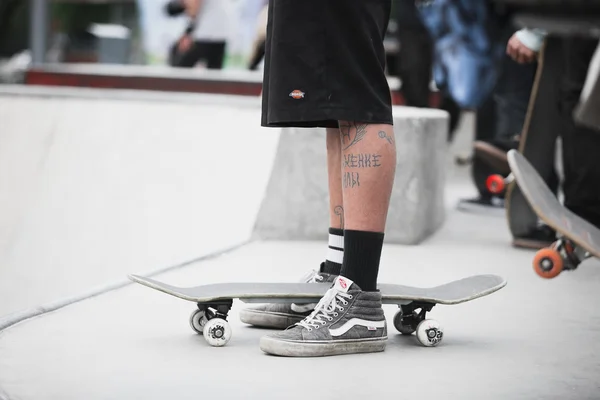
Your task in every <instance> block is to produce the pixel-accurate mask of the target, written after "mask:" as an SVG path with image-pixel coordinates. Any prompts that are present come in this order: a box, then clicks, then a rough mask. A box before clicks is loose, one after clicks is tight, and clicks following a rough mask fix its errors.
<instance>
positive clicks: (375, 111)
mask: <svg viewBox="0 0 600 400" xmlns="http://www.w3.org/2000/svg"><path fill="white" fill-rule="evenodd" d="M390 12H391V0H269V18H268V24H267V38H266V47H265V68H264V79H263V107H262V126H269V127H275V126H294V127H337V126H338V121H340V120H341V121H357V122H363V123H381V124H390V125H391V124H392V123H393V122H392V100H391V94H390V88H389V86H388V82H387V79H386V75H385V59H386V57H385V49H384V47H383V39H384V36H385V32H386V30H387V25H388V22H389V18H390Z"/></svg>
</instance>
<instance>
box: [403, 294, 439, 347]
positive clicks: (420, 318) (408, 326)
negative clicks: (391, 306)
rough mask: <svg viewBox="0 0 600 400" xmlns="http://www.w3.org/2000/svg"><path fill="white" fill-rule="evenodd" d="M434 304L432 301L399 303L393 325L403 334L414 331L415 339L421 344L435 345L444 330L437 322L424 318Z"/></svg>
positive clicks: (410, 333)
mask: <svg viewBox="0 0 600 400" xmlns="http://www.w3.org/2000/svg"><path fill="white" fill-rule="evenodd" d="M433 306H435V304H433V303H426V302H412V303H410V304H402V305H400V306H399V307H400V310H398V311H397V312H396V315H395V316H394V327H395V328H396V329H397V330H398V332H400V333H401V334H403V335H412V333H413V332H416V336H417V340H418V341H419V343H421V344H422V345H423V346H427V347H431V346H436V345H437V344H439V343H440V342H441V341H442V338H443V336H444V330H443V329H442V327H441V325H440V324H439V322H437V321H435V320H433V319H425V316H426V314H427V312H429V311H431V309H432V308H433Z"/></svg>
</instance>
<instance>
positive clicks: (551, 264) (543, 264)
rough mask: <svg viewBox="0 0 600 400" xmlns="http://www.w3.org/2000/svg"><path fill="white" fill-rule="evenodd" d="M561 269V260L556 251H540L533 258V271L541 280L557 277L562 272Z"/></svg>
mask: <svg viewBox="0 0 600 400" xmlns="http://www.w3.org/2000/svg"><path fill="white" fill-rule="evenodd" d="M563 267H564V263H563V259H562V257H561V256H560V253H559V252H558V251H557V250H556V249H553V248H545V249H541V250H539V251H538V252H537V253H535V257H533V270H534V271H535V273H536V274H538V275H539V276H541V277H542V278H546V279H552V278H555V277H557V276H558V274H560V273H561V272H562V270H563Z"/></svg>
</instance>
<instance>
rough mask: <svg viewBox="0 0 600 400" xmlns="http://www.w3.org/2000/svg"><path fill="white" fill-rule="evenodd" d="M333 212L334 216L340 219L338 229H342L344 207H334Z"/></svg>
mask: <svg viewBox="0 0 600 400" xmlns="http://www.w3.org/2000/svg"><path fill="white" fill-rule="evenodd" d="M333 212H334V214H335V215H337V216H338V217H340V229H344V207H342V206H336V207H335V208H334V209H333Z"/></svg>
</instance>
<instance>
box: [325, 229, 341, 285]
mask: <svg viewBox="0 0 600 400" xmlns="http://www.w3.org/2000/svg"><path fill="white" fill-rule="evenodd" d="M343 259H344V231H343V230H342V229H336V228H329V248H328V249H327V259H326V260H325V262H324V263H323V264H322V266H321V272H325V273H328V274H332V275H339V274H340V271H341V270H342V260H343Z"/></svg>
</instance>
